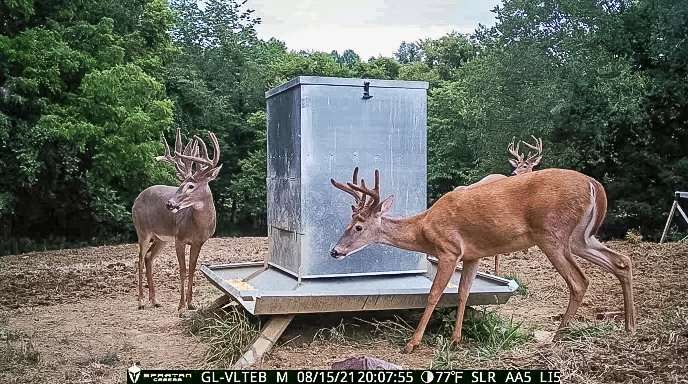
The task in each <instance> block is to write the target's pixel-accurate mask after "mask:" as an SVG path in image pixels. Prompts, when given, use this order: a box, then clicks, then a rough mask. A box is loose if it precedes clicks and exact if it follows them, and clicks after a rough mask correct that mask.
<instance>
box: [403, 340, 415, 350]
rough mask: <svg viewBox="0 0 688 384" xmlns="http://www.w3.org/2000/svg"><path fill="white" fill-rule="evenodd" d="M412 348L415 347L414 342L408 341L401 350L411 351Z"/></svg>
mask: <svg viewBox="0 0 688 384" xmlns="http://www.w3.org/2000/svg"><path fill="white" fill-rule="evenodd" d="M414 349H416V344H413V343H410V342H409V343H408V344H406V346H405V347H404V349H403V350H402V351H401V352H402V353H411V352H413V350H414Z"/></svg>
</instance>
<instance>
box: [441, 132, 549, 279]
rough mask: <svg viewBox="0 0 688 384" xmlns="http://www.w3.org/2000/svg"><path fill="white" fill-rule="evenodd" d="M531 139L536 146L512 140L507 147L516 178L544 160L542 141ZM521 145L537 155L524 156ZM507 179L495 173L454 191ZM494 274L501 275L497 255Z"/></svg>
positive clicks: (530, 170)
mask: <svg viewBox="0 0 688 384" xmlns="http://www.w3.org/2000/svg"><path fill="white" fill-rule="evenodd" d="M530 137H532V138H533V140H535V144H534V145H531V144H528V143H526V142H525V141H523V140H520V141H519V142H518V143H516V146H515V147H514V142H515V140H516V138H514V139H513V140H511V143H509V146H508V147H507V151H509V153H510V154H511V155H512V156H513V157H514V158H513V159H509V164H511V166H512V167H514V170H513V171H512V172H511V174H512V175H514V176H515V175H521V174H524V173H528V172H532V171H533V168H534V167H535V166H536V165H538V164H540V161H541V160H542V139H538V138H536V137H535V136H533V135H531V136H530ZM521 143H523V144H524V145H525V146H527V147H528V148H530V149H533V150H535V154H531V152H530V151H528V155H527V156H523V155H522V154H521V151H520V150H519V148H518V147H519V145H520V144H521ZM506 177H507V176H506V175H502V174H499V173H493V174H491V175H487V176H485V177H483V178H482V179H480V180H478V181H477V182H475V183H473V184H471V185H462V186H459V187H456V188H454V190H455V191H457V190H458V191H460V190H464V189H467V188H474V187H475V186H477V185H483V184H487V183H491V182H493V181H497V180H501V179H504V178H506ZM494 273H495V275H499V255H495V263H494Z"/></svg>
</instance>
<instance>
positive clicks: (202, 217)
mask: <svg viewBox="0 0 688 384" xmlns="http://www.w3.org/2000/svg"><path fill="white" fill-rule="evenodd" d="M191 219H192V220H193V223H194V224H195V225H196V226H201V227H214V226H215V202H214V201H213V194H212V192H210V188H208V193H207V194H205V195H204V196H203V198H202V199H200V200H199V201H198V202H196V203H195V204H194V205H192V206H191Z"/></svg>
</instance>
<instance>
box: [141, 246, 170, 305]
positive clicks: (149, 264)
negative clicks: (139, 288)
mask: <svg viewBox="0 0 688 384" xmlns="http://www.w3.org/2000/svg"><path fill="white" fill-rule="evenodd" d="M164 246H165V243H164V242H162V241H160V240H153V246H151V247H150V250H149V252H148V254H146V257H145V261H146V279H147V280H148V301H149V302H150V304H151V306H153V307H154V308H157V307H159V306H160V304H158V302H157V301H156V300H155V284H154V283H153V260H154V259H155V258H156V257H157V256H158V254H159V253H160V251H161V250H162V248H163V247H164Z"/></svg>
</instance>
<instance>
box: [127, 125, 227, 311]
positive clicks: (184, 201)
mask: <svg viewBox="0 0 688 384" xmlns="http://www.w3.org/2000/svg"><path fill="white" fill-rule="evenodd" d="M209 136H210V140H211V141H212V144H213V158H212V159H211V158H210V156H209V154H208V149H207V147H206V145H205V143H204V142H203V140H201V139H200V138H199V137H197V136H196V137H194V138H193V139H191V140H189V142H188V144H187V145H186V147H184V150H183V151H182V138H181V133H180V131H179V129H177V137H176V140H175V145H174V155H173V154H171V153H170V147H169V145H167V141H166V140H165V138H164V137H163V138H162V142H163V144H164V145H165V155H164V156H158V157H156V159H157V160H160V161H164V162H167V163H170V164H173V165H174V166H175V168H176V170H177V178H178V179H179V181H180V183H181V185H180V186H179V187H171V186H167V185H154V186H152V187H149V188H147V189H145V190H144V191H143V192H141V193H140V194H139V196H138V197H137V198H136V200H135V201H134V206H133V207H132V217H133V219H134V227H136V235H137V236H138V240H139V263H138V280H139V281H138V282H139V293H138V299H139V309H143V308H144V303H143V264H144V262H145V264H146V278H147V280H148V299H149V301H150V304H151V305H152V306H154V307H158V306H159V304H158V303H157V301H156V300H155V287H154V285H153V260H154V259H155V257H156V256H157V255H158V254H159V253H160V251H161V250H162V248H163V247H164V246H165V243H167V242H170V241H174V244H175V248H176V251H177V260H178V261H179V292H180V298H179V307H178V309H179V310H180V311H181V310H183V309H184V308H188V309H194V306H193V304H192V300H193V280H194V272H195V271H196V262H197V261H198V255H199V253H200V251H201V247H202V246H203V243H205V242H206V241H207V240H208V239H209V238H210V237H211V236H212V235H213V234H214V233H215V222H216V220H215V203H214V202H213V194H212V193H211V192H210V188H209V187H208V183H209V182H210V181H212V180H215V178H216V177H217V175H218V173H219V172H220V168H222V165H218V162H219V161H220V146H219V144H218V141H217V138H216V137H215V134H214V133H212V132H209ZM187 245H190V247H191V250H190V253H189V268H188V269H187V268H186V246H187ZM187 274H188V276H187ZM187 277H188V288H187V289H188V290H187V291H185V290H184V282H185V280H186V279H187ZM185 293H186V297H185V296H184V294H185Z"/></svg>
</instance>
